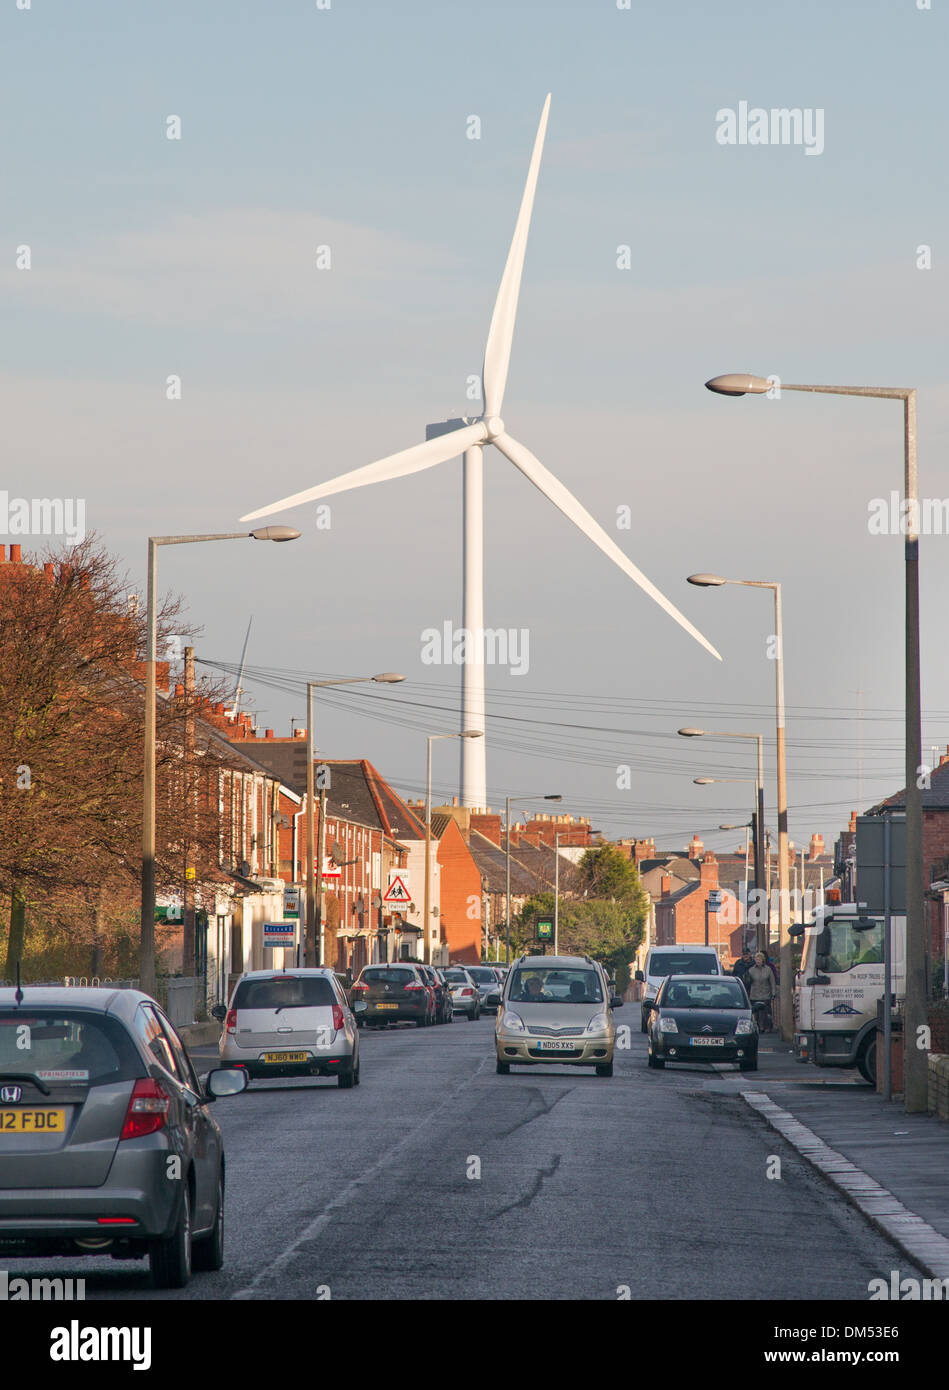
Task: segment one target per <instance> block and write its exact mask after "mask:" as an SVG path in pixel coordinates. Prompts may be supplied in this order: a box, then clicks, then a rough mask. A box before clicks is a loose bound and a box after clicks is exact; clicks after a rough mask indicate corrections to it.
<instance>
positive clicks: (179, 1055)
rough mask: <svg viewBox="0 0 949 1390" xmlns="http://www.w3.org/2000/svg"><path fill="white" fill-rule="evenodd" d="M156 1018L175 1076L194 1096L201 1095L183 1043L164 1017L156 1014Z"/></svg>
mask: <svg viewBox="0 0 949 1390" xmlns="http://www.w3.org/2000/svg"><path fill="white" fill-rule="evenodd" d="M156 1012H157V1011H156ZM157 1016H158V1021H159V1023H160V1024H161V1030H162V1035H163V1037H164V1039H165V1041H166V1042H167V1044H168V1046H169V1047H170V1048H171V1051H172V1055H173V1056H174V1059H175V1070H176V1073H177V1075H178V1076H179V1077H180V1078H181V1080H182V1081H183V1082H184V1084H185V1085H186V1086H187V1087H188V1089H189V1090H190V1091H193V1092H194V1094H195V1095H196V1096H199V1095H200V1094H201V1087H200V1086H199V1085H198V1078H197V1077H196V1076H195V1074H194V1067H193V1066H192V1065H191V1058H190V1057H189V1056H188V1054H187V1052H186V1051H185V1045H184V1043H183V1042H182V1041H181V1039H180V1038H179V1036H178V1034H177V1033H176V1032H175V1030H174V1028H173V1027H172V1026H171V1023H170V1022H169V1021H168V1019H167V1018H166V1017H165V1015H164V1014H158V1015H157Z"/></svg>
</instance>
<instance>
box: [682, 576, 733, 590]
mask: <svg viewBox="0 0 949 1390" xmlns="http://www.w3.org/2000/svg"><path fill="white" fill-rule="evenodd" d="M686 583H687V584H695V585H697V586H698V587H699V588H700V589H717V588H718V586H719V585H720V584H727V583H728V580H727V579H724V578H723V577H722V575H720V574H690V575H689V577H688V579H687V580H686Z"/></svg>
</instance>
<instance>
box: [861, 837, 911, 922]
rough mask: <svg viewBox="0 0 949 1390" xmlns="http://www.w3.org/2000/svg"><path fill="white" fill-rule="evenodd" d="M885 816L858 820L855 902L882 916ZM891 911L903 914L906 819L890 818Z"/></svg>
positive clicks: (904, 908) (904, 902)
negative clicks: (863, 904)
mask: <svg viewBox="0 0 949 1390" xmlns="http://www.w3.org/2000/svg"><path fill="white" fill-rule="evenodd" d="M885 819H887V817H884V816H858V817H857V834H856V836H855V839H856V846H857V888H856V899H857V902H860V903H866V905H867V907H868V908H869V910H870V911H871V912H883V910H884V908H885V907H886V903H885V902H884V901H883V899H884V893H883V878H884V867H885V858H886V856H885V854H884V838H883V822H884V820H885ZM888 819H889V822H890V864H889V870H890V904H889V906H890V911H891V912H905V911H906V815H905V813H898V814H892V813H891V814H890V816H889V817H888Z"/></svg>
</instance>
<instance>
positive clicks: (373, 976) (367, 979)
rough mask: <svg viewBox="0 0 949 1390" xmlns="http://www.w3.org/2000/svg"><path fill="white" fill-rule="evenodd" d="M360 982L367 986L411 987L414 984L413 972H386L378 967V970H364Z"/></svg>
mask: <svg viewBox="0 0 949 1390" xmlns="http://www.w3.org/2000/svg"><path fill="white" fill-rule="evenodd" d="M362 981H363V983H364V984H367V985H402V986H403V987H404V986H405V985H412V984H415V982H416V981H415V971H414V970H386V969H385V968H384V967H382V966H380V967H379V969H377V970H374V969H371V968H369V969H366V970H364V971H363V972H362Z"/></svg>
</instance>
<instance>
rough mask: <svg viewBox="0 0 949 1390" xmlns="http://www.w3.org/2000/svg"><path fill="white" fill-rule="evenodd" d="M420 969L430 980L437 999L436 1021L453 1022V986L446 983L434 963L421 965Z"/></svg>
mask: <svg viewBox="0 0 949 1390" xmlns="http://www.w3.org/2000/svg"><path fill="white" fill-rule="evenodd" d="M418 968H419V970H421V972H422V974H423V975H424V976H425V978H426V979H427V980H428V982H429V985H430V987H431V990H432V995H433V998H434V1001H435V1022H436V1023H451V986H450V985H448V984H447V983H446V981H445V980H444V978H443V977H442V975H441V973H440V972H439V971H438V970H436V968H435V966H434V965H420V966H419V967H418Z"/></svg>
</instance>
